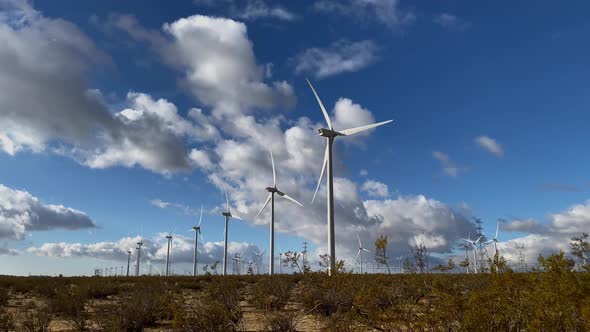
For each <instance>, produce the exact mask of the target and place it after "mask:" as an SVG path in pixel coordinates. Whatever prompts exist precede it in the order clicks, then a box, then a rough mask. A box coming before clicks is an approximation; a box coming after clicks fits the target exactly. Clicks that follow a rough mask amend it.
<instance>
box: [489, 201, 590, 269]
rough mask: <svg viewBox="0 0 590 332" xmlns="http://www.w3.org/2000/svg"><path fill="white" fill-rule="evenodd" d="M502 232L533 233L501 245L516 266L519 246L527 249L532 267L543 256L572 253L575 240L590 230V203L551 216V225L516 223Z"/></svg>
mask: <svg viewBox="0 0 590 332" xmlns="http://www.w3.org/2000/svg"><path fill="white" fill-rule="evenodd" d="M502 229H505V230H507V231H511V232H527V233H530V234H528V235H526V236H522V237H517V238H513V239H511V240H509V241H505V242H502V243H500V245H499V247H500V248H503V249H505V250H506V251H505V255H506V257H507V258H508V259H509V260H510V261H512V262H516V261H517V260H518V251H519V250H518V249H517V248H516V246H517V245H518V246H523V245H524V247H525V252H524V254H525V256H526V260H527V262H528V263H529V264H532V263H534V262H536V258H537V256H538V255H539V254H543V255H549V254H553V253H556V252H559V251H560V250H563V251H564V252H569V249H570V248H569V243H570V239H571V237H573V236H579V235H581V234H582V232H588V229H590V200H588V201H586V202H584V203H582V204H575V205H572V206H570V207H569V208H567V209H566V210H564V211H562V212H558V213H553V214H549V215H548V222H547V223H540V222H537V221H535V220H534V219H515V220H512V221H510V222H508V223H506V224H505V226H504V227H503V228H502Z"/></svg>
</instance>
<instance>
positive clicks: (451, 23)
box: [432, 13, 471, 30]
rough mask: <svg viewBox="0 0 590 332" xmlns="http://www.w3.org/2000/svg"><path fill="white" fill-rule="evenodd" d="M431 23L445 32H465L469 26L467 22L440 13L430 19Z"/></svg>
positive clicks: (454, 16) (451, 15)
mask: <svg viewBox="0 0 590 332" xmlns="http://www.w3.org/2000/svg"><path fill="white" fill-rule="evenodd" d="M432 22H434V23H435V24H438V25H440V26H441V27H443V28H444V29H447V30H465V29H467V28H469V26H470V25H471V24H470V23H469V22H465V21H463V20H461V19H460V18H458V17H457V16H456V15H453V14H449V13H440V14H438V15H435V16H434V18H433V19H432Z"/></svg>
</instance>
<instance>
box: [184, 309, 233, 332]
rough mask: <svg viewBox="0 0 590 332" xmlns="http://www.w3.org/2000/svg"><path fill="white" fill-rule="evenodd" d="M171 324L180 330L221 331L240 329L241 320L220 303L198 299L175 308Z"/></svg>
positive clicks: (196, 331)
mask: <svg viewBox="0 0 590 332" xmlns="http://www.w3.org/2000/svg"><path fill="white" fill-rule="evenodd" d="M173 325H174V327H175V328H176V329H177V330H178V331H181V332H200V331H219V332H222V331H238V330H241V328H240V327H241V325H242V321H241V320H238V321H236V320H235V316H234V313H232V312H230V311H228V310H227V308H226V307H225V306H224V305H223V304H222V303H219V302H210V303H203V302H201V301H199V302H197V303H196V304H191V305H186V306H183V307H179V308H178V309H176V310H175V315H174V320H173Z"/></svg>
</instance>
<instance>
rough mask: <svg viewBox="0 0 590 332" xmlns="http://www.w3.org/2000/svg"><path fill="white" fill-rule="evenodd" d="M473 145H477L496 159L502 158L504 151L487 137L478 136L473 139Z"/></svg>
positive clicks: (493, 140)
mask: <svg viewBox="0 0 590 332" xmlns="http://www.w3.org/2000/svg"><path fill="white" fill-rule="evenodd" d="M475 144H477V145H479V146H480V147H481V148H483V149H484V150H486V151H488V152H489V153H492V154H494V155H495V156H496V157H502V156H504V149H503V148H502V146H501V145H500V144H498V142H496V140H495V139H493V138H491V137H489V136H478V137H476V138H475Z"/></svg>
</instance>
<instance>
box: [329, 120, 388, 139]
mask: <svg viewBox="0 0 590 332" xmlns="http://www.w3.org/2000/svg"><path fill="white" fill-rule="evenodd" d="M392 121H393V120H387V121H383V122H378V123H373V124H370V125H367V126H361V127H355V128H350V129H344V130H340V131H339V133H340V134H342V135H344V136H350V135H354V134H356V133H360V132H361V131H365V130H369V129H371V128H375V127H379V126H382V125H384V124H388V123H390V122H392Z"/></svg>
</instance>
